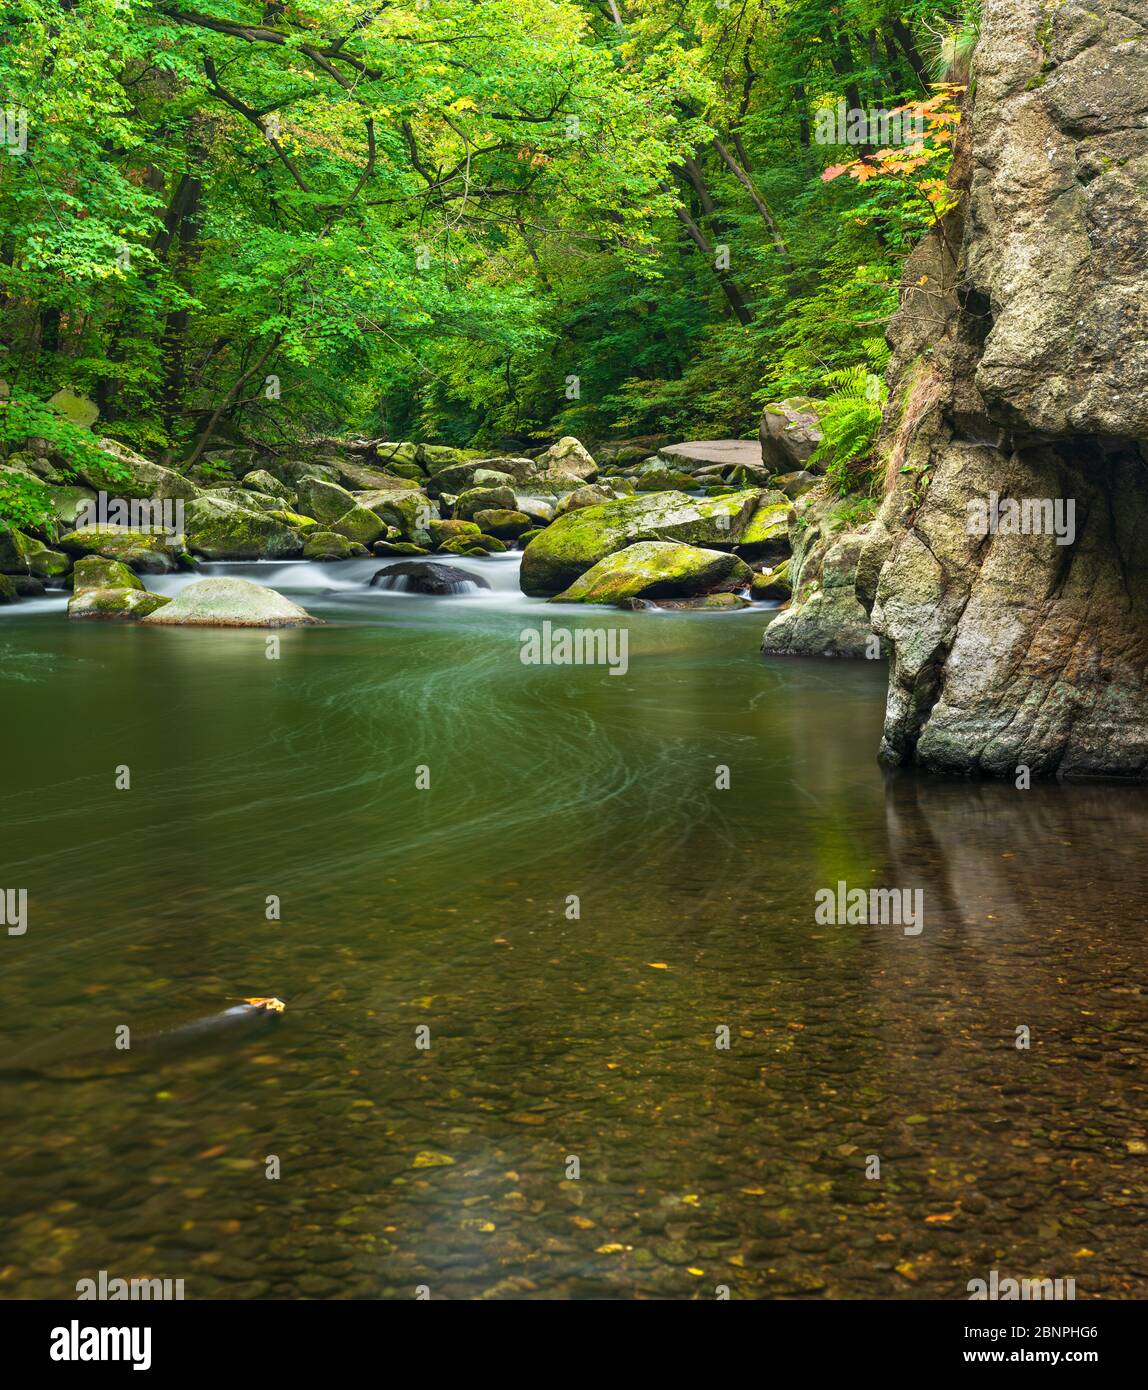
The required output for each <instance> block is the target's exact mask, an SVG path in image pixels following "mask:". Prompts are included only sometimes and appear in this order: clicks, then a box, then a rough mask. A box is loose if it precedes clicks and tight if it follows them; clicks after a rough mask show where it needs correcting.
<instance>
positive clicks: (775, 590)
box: [749, 560, 793, 603]
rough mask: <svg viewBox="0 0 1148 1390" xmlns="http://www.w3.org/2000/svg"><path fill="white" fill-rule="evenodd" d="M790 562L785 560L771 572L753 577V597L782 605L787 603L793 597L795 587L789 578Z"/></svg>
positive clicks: (750, 588)
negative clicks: (770, 600) (774, 601)
mask: <svg viewBox="0 0 1148 1390" xmlns="http://www.w3.org/2000/svg"><path fill="white" fill-rule="evenodd" d="M789 569H790V562H789V561H788V560H783V561H782V562H781V564H780V565H777V566H775V567H774V568H773V569H771V570H763V571H762V572H761V573H760V574H755V575H754V576H753V583H752V584H751V585H750V586H749V592H750V595H751V597H753V598H756V599H765V600H769V599H773V600H777V601H779V602H781V603H786V602H788V601H789V599H791V598H792V597H793V585H792V584H791V582H790V578H789Z"/></svg>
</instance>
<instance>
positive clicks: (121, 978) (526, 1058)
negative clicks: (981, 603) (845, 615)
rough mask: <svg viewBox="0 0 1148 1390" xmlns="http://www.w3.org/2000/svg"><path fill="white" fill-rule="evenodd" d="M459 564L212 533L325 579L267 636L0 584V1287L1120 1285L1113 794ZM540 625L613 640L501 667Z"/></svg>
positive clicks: (1130, 1183) (1123, 985)
mask: <svg viewBox="0 0 1148 1390" xmlns="http://www.w3.org/2000/svg"><path fill="white" fill-rule="evenodd" d="M459 563H460V565H461V567H462V568H464V569H469V570H471V571H472V572H474V573H479V574H481V575H483V576H484V577H486V578H487V579H488V580H489V582H490V583H491V585H492V588H491V589H490V590H487V591H479V592H476V593H466V594H461V595H458V596H451V597H437V598H434V597H424V596H420V595H415V594H409V593H400V592H385V591H381V590H379V589H372V588H370V587H369V586H368V584H367V580H368V578H369V576H370V575H371V574H372V573H373V572H374V571H375V570H376V569H378V568H379V566H380V562H379V561H377V560H366V561H350V562H345V563H342V564H338V565H327V566H322V565H307V564H302V563H298V564H283V563H267V564H259V565H209V566H204V568H203V572H204V573H215V574H221V573H232V574H241V575H244V576H246V577H252V578H256V579H259V580H260V581H261V582H265V583H269V584H271V585H272V586H274V587H277V588H279V589H281V590H282V591H283V592H285V593H287V594H289V595H290V596H291V597H294V598H296V599H297V600H298V601H300V602H302V603H304V604H305V606H306V607H307V608H308V609H309V610H310V611H312V612H313V613H315V614H316V615H317V616H320V617H322V618H323V619H325V625H324V626H322V627H315V628H304V629H298V630H289V631H287V630H285V631H282V632H280V633H278V634H277V635H278V637H279V652H278V657H277V659H269V657H268V644H267V636H268V634H267V633H265V632H261V631H254V630H215V629H211V630H205V629H200V630H194V629H179V628H163V627H159V628H149V627H140V626H135V625H130V624H123V625H120V624H114V623H93V622H68V621H66V620H65V619H64V616H63V612H64V603H65V599H64V597H63V596H61V595H53V596H50V597H48V598H45V599H42V600H30V601H25V602H22V603H20V604H19V605H16V606H14V607H11V608H8V609H5V610H0V697H2V700H3V718H2V725H0V727H2V728H3V731H4V752H3V764H2V765H3V770H4V776H3V783H2V787H0V817H2V822H3V842H4V851H3V855H2V858H0V863H2V864H3V866H4V879H3V887H5V888H23V889H26V890H27V894H28V900H27V901H28V914H27V931H26V933H25V934H24V935H22V936H15V935H5V934H4V933H3V931H0V951H2V952H3V975H2V986H0V994H2V1004H3V1008H2V1015H0V1045H2V1049H3V1053H2V1056H0V1067H2V1068H3V1071H2V1073H0V1122H2V1126H3V1134H4V1143H3V1162H2V1185H0V1230H2V1236H0V1296H4V1297H9V1298H10V1297H62V1298H71V1297H74V1290H75V1284H76V1281H77V1280H79V1279H81V1278H86V1277H95V1276H96V1275H97V1273H98V1271H99V1270H101V1269H102V1270H106V1271H108V1273H109V1275H110V1276H115V1277H124V1278H130V1277H144V1276H149V1277H156V1278H173V1279H174V1278H183V1279H184V1280H185V1286H186V1296H187V1297H188V1298H209V1297H237V1298H256V1297H300V1296H303V1297H320V1298H327V1297H360V1298H380V1297H384V1298H413V1297H416V1296H417V1295H416V1290H420V1289H421V1290H423V1291H424V1292H425V1291H429V1295H430V1296H431V1297H434V1298H438V1297H448V1298H450V1297H535V1298H538V1297H562V1296H574V1297H625V1298H630V1297H636V1298H641V1297H673V1298H702V1299H713V1298H715V1297H721V1296H723V1291H726V1290H728V1292H729V1294H730V1296H732V1297H734V1298H766V1297H780V1296H824V1297H879V1298H891V1297H897V1298H914V1297H926V1298H957V1299H959V1298H965V1297H967V1292H966V1288H967V1284H968V1281H969V1280H970V1279H974V1278H983V1279H986V1280H987V1279H988V1277H989V1274H990V1271H992V1270H994V1269H995V1270H997V1271H998V1272H999V1273H1000V1276H1001V1277H1002V1278H1003V1277H1006V1276H1010V1277H1016V1278H1021V1277H1028V1278H1036V1277H1041V1276H1047V1277H1050V1278H1055V1277H1073V1278H1075V1280H1076V1295H1077V1297H1078V1298H1087V1297H1090V1296H1109V1297H1131V1296H1136V1297H1141V1298H1143V1297H1148V1255H1146V1254H1145V1241H1144V1235H1143V1232H1144V1223H1145V1221H1146V1220H1148V1205H1146V1203H1145V1197H1146V1195H1148V1143H1146V1142H1145V1141H1146V1137H1148V1136H1146V1115H1148V1105H1146V1094H1145V1092H1146V1086H1145V1076H1144V1069H1143V1063H1144V1057H1145V1055H1146V1052H1148V1024H1146V1020H1145V991H1146V989H1148V984H1146V981H1148V971H1146V968H1145V967H1146V964H1148V937H1146V935H1145V932H1144V927H1143V903H1144V901H1145V899H1146V897H1148V856H1145V854H1144V852H1143V844H1144V836H1145V832H1146V831H1148V791H1145V790H1144V789H1137V788H1131V787H1128V788H1124V787H1084V786H1040V785H1038V786H1035V787H1033V788H1032V789H1030V790H1025V791H1021V790H1017V789H1016V788H1015V787H1013V786H1012V785H1011V784H1005V785H980V784H970V783H965V782H948V781H941V780H936V779H928V778H922V777H917V776H914V775H911V774H898V775H896V776H893V775H890V774H886V773H883V772H882V771H881V769H880V768H879V767H878V765H877V763H876V760H875V752H876V748H877V744H878V741H879V736H880V728H881V720H882V712H883V705H884V690H885V670H884V667H883V665H882V664H880V663H878V662H832V661H824V660H793V659H774V660H768V661H767V660H765V659H763V658H762V657H761V656H760V655H759V654H758V651H757V647H758V643H759V640H760V632H761V628H762V626H763V621H764V617H763V611H762V609H761V608H760V607H758V608H755V609H753V610H747V611H744V612H740V613H732V614H705V613H686V612H681V613H646V612H641V613H624V612H618V611H615V610H608V611H606V612H597V611H591V610H587V609H577V608H575V609H570V608H562V609H558V608H555V607H547V606H545V605H543V604H542V603H540V602H538V601H535V600H531V599H527V598H525V597H523V596H522V595H521V594H520V593H519V591H518V584H517V564H518V557H517V556H505V557H493V558H491V559H489V560H484V561H472V560H466V561H461V562H459ZM190 577H191V576H170V577H166V578H159V579H153V578H149V579H148V580H147V581H146V582H147V583H148V585H149V587H154V588H158V589H160V590H163V591H165V592H173V591H174V590H175V589H176V588H177V587H179V586H180V585H181V584H183V583H186V582H187V581H188V579H189V578H190ZM543 619H549V620H551V621H552V622H554V623H559V622H561V623H563V624H567V625H571V626H578V625H593V626H616V627H620V628H624V629H625V630H626V631H627V633H628V637H629V646H628V667H627V669H626V671H625V673H624V674H621V675H612V674H610V672H609V670H608V669H606V668H604V667H601V666H597V667H595V666H583V667H578V666H565V667H562V666H527V665H524V664H523V662H522V661H521V660H520V652H521V650H522V644H521V642H520V633H521V632H522V630H523V627H524V625H528V624H533V625H535V626H537V625H538V624H540V623H541V621H542V620H543ZM122 769H126V770H127V771H126V777H128V778H130V787H128V788H126V789H122V790H121V789H117V785H116V783H117V778H118V780H120V781H121V782H122V781H124V780H125V773H124V772H123V771H122ZM118 770H120V771H118ZM428 781H429V786H428V785H425V784H426V783H427V782H428ZM727 783H728V785H727ZM839 882H845V883H847V884H848V885H850V886H864V887H871V886H890V887H892V886H909V887H913V888H915V889H921V890H923V903H924V923H923V930H922V931H921V932H920V934H918V935H915V936H911V935H907V934H906V933H905V932H904V931H903V930H902V929H901V928H899V927H897V926H894V925H889V926H856V925H852V926H850V925H845V924H842V925H825V924H818V923H817V922H816V921H815V916H814V897H815V894H816V892H817V890H818V889H820V888H825V887H828V888H834V889H835V888H836V885H837V884H838V883H839ZM269 896H273V897H274V898H277V899H278V901H279V904H280V907H279V915H278V920H269V918H268V910H269V909H268V907H267V903H268V898H269ZM272 917H274V912H273V910H272ZM249 995H276V996H278V997H279V998H281V999H282V1000H284V1001H285V1003H286V1006H287V1007H286V1012H285V1013H284V1014H283V1015H282V1016H281V1018H279V1019H278V1020H277V1021H276V1022H275V1024H274V1025H273V1026H269V1027H268V1028H267V1029H266V1030H265V1031H262V1032H260V1033H259V1034H258V1035H257V1036H252V1037H242V1038H240V1039H238V1040H235V1039H228V1041H227V1043H226V1045H220V1046H218V1047H215V1048H209V1049H206V1050H199V1051H196V1052H194V1053H190V1054H182V1053H180V1054H174V1053H173V1054H171V1055H167V1054H163V1053H161V1054H158V1055H157V1054H153V1053H151V1052H148V1051H147V1050H135V1051H117V1050H116V1048H115V1046H114V1038H115V1036H116V1029H117V1027H118V1026H121V1025H127V1026H128V1027H129V1028H131V1029H132V1031H133V1034H134V1035H136V1036H139V1035H142V1034H144V1033H146V1032H148V1031H149V1030H152V1029H154V1028H157V1027H165V1026H170V1025H171V1024H172V1023H178V1022H182V1021H186V1020H189V1019H194V1018H196V1017H199V1016H202V1015H204V1014H210V1013H213V1012H215V1011H217V1010H219V1009H222V1008H225V1007H227V1006H228V1004H230V1003H233V1002H234V1001H235V1000H236V999H239V998H243V997H246V996H249ZM1019 1028H1027V1029H1029V1030H1030V1035H1029V1039H1028V1041H1029V1046H1028V1047H1027V1048H1024V1047H1018V1046H1017V1045H1016V1044H1017V1039H1018V1033H1017V1030H1018V1029H1019ZM723 1030H728V1046H725V1045H724V1044H725V1041H726V1037H727V1034H726V1032H725V1031H723ZM874 1157H875V1158H876V1159H877V1160H878V1162H879V1176H876V1175H873V1176H867V1172H868V1173H874V1174H875V1167H874V1163H873V1159H874ZM270 1158H274V1159H276V1160H277V1161H278V1162H277V1171H278V1176H271V1177H269V1176H268V1175H267V1174H268V1169H269V1163H268V1160H269V1159H270ZM270 1167H271V1169H272V1171H273V1172H274V1171H275V1168H276V1165H274V1164H272V1165H270Z"/></svg>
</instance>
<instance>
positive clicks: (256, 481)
mask: <svg viewBox="0 0 1148 1390" xmlns="http://www.w3.org/2000/svg"><path fill="white" fill-rule="evenodd" d="M243 486H244V487H245V488H247V489H248V490H249V491H251V492H262V493H264V494H270V496H272V497H277V498H278V499H279V500H280V502H284V501H286V502H293V501H294V500H295V494H294V493H293V492H292V491H291V489H290V488H289V487H288V486H287V484H286V483H284V482H280V480H279V479H278V478H277V477H276V476H275V475H274V473H269V472H268V471H267V469H266V468H253V469H252V470H251V472H250V473H245V474H244V475H243Z"/></svg>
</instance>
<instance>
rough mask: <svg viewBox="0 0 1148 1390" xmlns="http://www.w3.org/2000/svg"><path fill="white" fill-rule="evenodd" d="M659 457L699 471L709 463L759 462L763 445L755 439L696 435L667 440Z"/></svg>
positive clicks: (722, 465)
mask: <svg viewBox="0 0 1148 1390" xmlns="http://www.w3.org/2000/svg"><path fill="white" fill-rule="evenodd" d="M658 457H659V458H660V459H662V460H663V461H664V462H666V463H669V464H670V465H671V466H672V467H674V468H679V469H681V470H682V472H684V473H697V472H698V471H699V470H700V469H702V468H706V467H714V468H732V467H734V466H735V465H736V464H739V463H741V464H747V465H753V466H758V465H760V463H761V449H760V447H759V446H758V445H757V444H756V443H755V442H754V441H753V440H752V439H694V440H687V441H686V442H685V443H684V444H666V445H664V446H663V447H662V448H661V449H659V450H658Z"/></svg>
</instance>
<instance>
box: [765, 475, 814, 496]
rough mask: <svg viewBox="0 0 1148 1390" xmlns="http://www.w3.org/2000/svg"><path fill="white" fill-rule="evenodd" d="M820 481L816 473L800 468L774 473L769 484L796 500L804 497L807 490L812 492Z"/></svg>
mask: <svg viewBox="0 0 1148 1390" xmlns="http://www.w3.org/2000/svg"><path fill="white" fill-rule="evenodd" d="M820 481H821V479H820V478H819V477H818V476H817V474H816V473H810V472H809V471H808V470H807V469H804V468H799V469H797V470H796V471H795V472H793V473H776V474H774V476H773V477H772V478H770V480H769V485H770V487H772V488H776V489H777V490H778V491H779V492H783V493H784V494H785V495H786V497H788V498H790V499H792V500H796V499H797V498H798V497H804V495H805V494H806V493H807V492H812V490H813V489H814V488H815V487H816V486H817V484H818V483H819V482H820Z"/></svg>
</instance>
